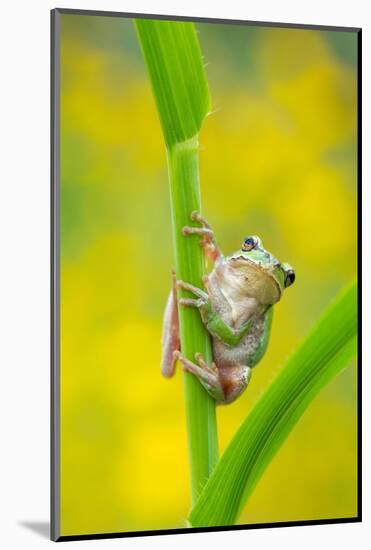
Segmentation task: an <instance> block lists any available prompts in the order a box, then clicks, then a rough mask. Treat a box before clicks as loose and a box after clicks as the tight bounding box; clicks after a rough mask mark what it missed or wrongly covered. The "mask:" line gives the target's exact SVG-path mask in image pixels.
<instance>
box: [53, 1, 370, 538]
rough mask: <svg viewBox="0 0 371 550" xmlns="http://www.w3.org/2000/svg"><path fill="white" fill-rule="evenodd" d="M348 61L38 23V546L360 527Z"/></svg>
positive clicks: (99, 26)
mask: <svg viewBox="0 0 371 550" xmlns="http://www.w3.org/2000/svg"><path fill="white" fill-rule="evenodd" d="M360 40H361V31H360V29H355V28H336V27H319V26H304V25H297V26H295V25H285V24H275V23H259V22H244V21H225V20H224V21H222V20H216V19H214V20H213V19H195V18H185V17H183V18H176V17H171V16H152V15H136V14H121V13H108V12H89V11H79V10H65V9H57V10H53V11H52V411H51V412H52V453H51V454H52V456H51V459H52V519H51V530H52V539H53V540H74V539H85V538H102V537H117V536H129V535H130V536H133V535H153V534H163V533H183V532H192V531H195V530H198V531H207V530H209V531H210V530H228V529H247V528H261V527H266V526H269V527H272V526H277V527H278V526H282V525H285V526H287V525H308V524H316V523H336V522H349V521H360V519H361V510H360V499H361V495H360V477H361V472H360V453H359V444H360V442H359V434H360V418H359V407H360V376H361V372H360V368H358V361H357V336H358V315H359V307H360V301H359V297H358V293H357V279H356V277H357V272H358V271H359V262H360V260H359V258H358V256H357V254H358V252H359V250H360V248H359V244H360V235H359V234H358V232H357V226H358V211H359V204H358V203H357V196H358V194H359V190H360V174H359V170H358V166H359V139H360V138H359V132H360V112H359V110H360V69H359V66H360V55H361V50H360Z"/></svg>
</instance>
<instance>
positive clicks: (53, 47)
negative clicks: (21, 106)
mask: <svg viewBox="0 0 371 550" xmlns="http://www.w3.org/2000/svg"><path fill="white" fill-rule="evenodd" d="M50 17H51V25H50V31H51V36H50V76H51V80H50V86H51V101H50V138H51V139H50V150H51V155H50V203H51V204H50V261H51V280H50V293H51V308H50V355H51V357H50V359H51V360H50V419H51V421H50V477H51V484H50V538H51V540H53V541H57V540H59V537H60V502H59V497H60V443H59V438H60V399H59V398H60V383H59V336H60V335H59V328H60V327H59V289H60V284H59V283H60V280H59V252H60V249H59V244H60V239H59V168H60V159H59V128H60V111H59V99H60V67H59V65H60V63H59V59H60V56H59V54H60V32H59V31H60V17H59V10H51V12H50Z"/></svg>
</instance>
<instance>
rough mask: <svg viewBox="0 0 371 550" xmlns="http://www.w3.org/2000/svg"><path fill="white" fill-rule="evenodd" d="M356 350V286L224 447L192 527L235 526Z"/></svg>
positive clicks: (344, 294)
mask: <svg viewBox="0 0 371 550" xmlns="http://www.w3.org/2000/svg"><path fill="white" fill-rule="evenodd" d="M356 351H357V287H356V283H353V284H352V285H351V286H350V287H348V288H347V289H346V290H345V291H344V292H342V293H341V294H340V296H339V297H338V298H337V299H336V300H335V302H334V303H333V304H332V305H331V306H330V307H329V308H328V309H327V310H326V311H325V313H324V314H323V315H322V317H321V318H320V319H319V321H318V322H317V324H316V325H315V327H314V328H313V329H312V331H311V332H310V334H309V335H308V337H307V338H306V339H305V340H304V342H303V344H302V345H301V346H300V347H299V349H298V350H297V351H296V352H295V353H294V355H292V357H291V358H290V359H289V360H288V362H287V363H286V365H285V367H284V368H283V369H282V370H281V372H280V373H279V375H278V376H277V378H276V379H275V381H274V382H273V383H272V384H271V386H270V387H269V388H268V390H267V391H266V392H265V394H264V395H263V397H262V398H261V399H260V400H259V401H258V403H257V404H256V406H255V407H254V408H253V410H252V411H251V413H250V414H249V416H248V417H247V419H246V420H245V421H244V422H243V423H242V425H241V426H240V428H239V430H238V431H237V433H236V434H235V436H234V437H233V439H232V441H231V443H230V444H229V446H228V447H227V449H226V451H225V452H224V454H223V456H222V457H221V459H220V461H219V463H218V465H217V466H216V468H215V469H214V471H213V473H212V475H211V477H210V478H209V480H208V482H207V484H206V485H205V487H204V489H203V491H202V493H201V495H200V497H199V499H198V500H197V502H196V505H195V506H194V508H193V510H192V511H191V514H190V517H189V521H190V523H191V525H192V526H193V527H207V526H215V525H219V526H223V525H232V524H233V523H235V521H236V519H237V517H238V514H239V512H240V511H241V509H242V507H243V506H244V504H245V502H246V500H247V498H248V497H249V496H250V494H251V493H252V491H253V489H254V487H255V485H256V484H257V482H258V481H259V479H260V477H261V476H262V474H263V472H264V470H265V469H266V467H267V466H268V464H269V463H270V461H271V460H272V458H273V456H274V455H275V453H276V452H277V451H278V449H279V448H280V447H281V445H282V444H283V442H284V441H285V439H286V437H287V436H288V434H289V433H290V431H291V430H292V428H293V427H294V425H295V424H296V422H297V421H298V420H299V418H300V417H301V415H302V414H303V413H304V411H305V410H306V408H307V407H308V406H309V404H310V403H311V401H312V400H313V399H314V397H315V396H316V395H317V394H318V392H319V391H320V390H321V389H322V388H323V387H324V386H325V385H326V384H327V382H329V381H330V380H331V379H332V378H333V377H334V376H335V375H336V374H338V373H339V372H340V371H341V370H342V369H343V368H344V367H346V366H347V365H348V364H349V362H350V361H351V359H352V358H353V357H354V355H355V354H356Z"/></svg>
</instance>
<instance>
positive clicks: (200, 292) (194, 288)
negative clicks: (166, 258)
mask: <svg viewBox="0 0 371 550" xmlns="http://www.w3.org/2000/svg"><path fill="white" fill-rule="evenodd" d="M176 286H177V287H178V288H181V289H183V290H188V292H192V293H193V294H195V295H196V296H197V297H198V298H202V299H203V300H207V299H208V298H209V296H208V294H207V293H206V292H205V291H204V290H202V289H201V288H198V287H197V286H194V285H191V284H190V283H186V282H185V281H181V280H178V281H177V282H176Z"/></svg>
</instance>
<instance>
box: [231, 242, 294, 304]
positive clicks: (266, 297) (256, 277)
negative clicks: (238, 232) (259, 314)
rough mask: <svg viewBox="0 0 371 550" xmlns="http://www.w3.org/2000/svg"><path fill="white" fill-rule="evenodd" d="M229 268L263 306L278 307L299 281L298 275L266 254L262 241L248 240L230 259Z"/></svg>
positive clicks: (288, 266) (268, 253) (289, 267)
mask: <svg viewBox="0 0 371 550" xmlns="http://www.w3.org/2000/svg"><path fill="white" fill-rule="evenodd" d="M227 261H228V264H229V266H230V268H231V269H232V270H233V272H234V273H235V274H236V275H237V276H238V278H239V279H240V280H242V279H243V280H244V282H245V283H244V284H245V285H246V289H248V293H249V294H250V295H251V296H254V298H256V299H257V300H258V301H259V302H260V303H261V304H264V305H268V304H275V303H276V302H278V301H279V300H280V299H281V296H282V294H283V291H284V290H285V288H287V287H289V286H290V285H292V284H293V282H294V281H295V271H294V270H293V268H292V267H291V265H289V264H288V263H281V262H279V261H278V260H277V258H275V257H274V256H273V255H272V254H271V253H270V252H268V251H267V250H265V248H264V247H263V243H262V241H261V239H260V238H259V237H256V236H250V237H246V239H244V241H243V243H242V246H241V249H240V250H238V251H237V252H235V253H234V254H232V255H231V256H229V257H228V258H227Z"/></svg>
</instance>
